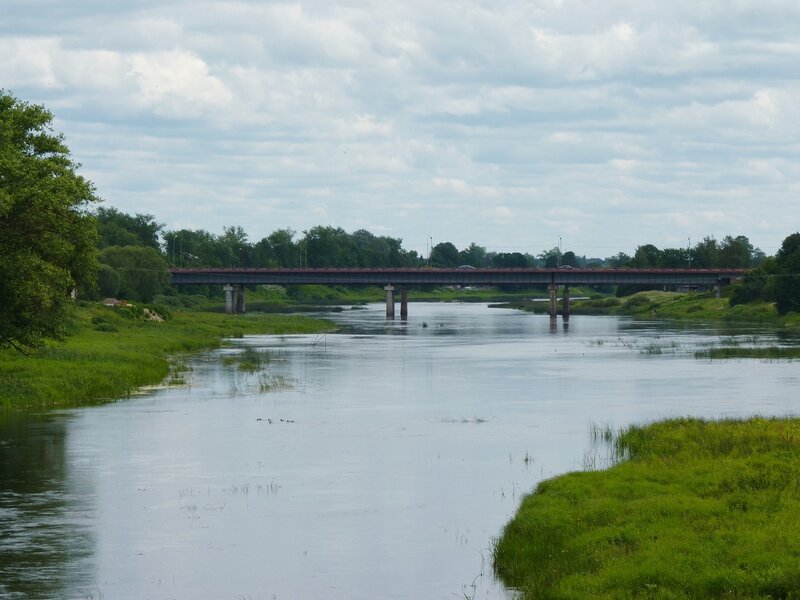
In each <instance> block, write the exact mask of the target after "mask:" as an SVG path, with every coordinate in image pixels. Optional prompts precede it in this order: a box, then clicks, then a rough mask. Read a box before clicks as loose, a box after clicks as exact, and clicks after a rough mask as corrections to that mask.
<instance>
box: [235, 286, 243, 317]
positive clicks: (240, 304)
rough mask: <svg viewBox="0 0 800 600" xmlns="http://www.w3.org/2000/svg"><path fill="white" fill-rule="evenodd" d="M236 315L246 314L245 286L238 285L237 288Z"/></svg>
mask: <svg viewBox="0 0 800 600" xmlns="http://www.w3.org/2000/svg"><path fill="white" fill-rule="evenodd" d="M235 312H236V314H237V315H243V314H244V286H243V285H238V286H236V311H235Z"/></svg>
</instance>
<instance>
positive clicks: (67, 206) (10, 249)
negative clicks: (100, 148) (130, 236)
mask: <svg viewBox="0 0 800 600" xmlns="http://www.w3.org/2000/svg"><path fill="white" fill-rule="evenodd" d="M52 120H53V115H52V114H51V113H50V112H49V111H47V110H46V109H45V108H44V107H43V106H38V105H31V104H28V103H25V102H22V101H20V100H17V99H16V98H15V97H14V96H12V95H11V94H10V93H8V92H5V91H2V90H0V347H3V348H7V347H13V348H16V349H17V350H20V351H25V350H26V349H30V348H34V347H36V346H38V345H40V344H41V343H42V342H43V341H44V339H46V338H58V337H61V336H63V335H64V333H65V328H64V322H65V317H66V314H67V310H68V306H69V303H70V292H71V291H72V290H73V289H75V288H77V287H78V286H79V285H82V284H87V283H88V282H91V281H92V280H93V278H94V274H95V271H96V269H97V250H96V242H97V232H96V227H95V221H94V218H93V217H92V215H91V214H90V213H89V207H90V206H91V205H92V203H94V202H96V201H97V200H98V198H97V197H96V196H95V193H94V186H93V185H92V184H91V182H89V181H87V180H86V179H84V178H83V177H81V176H80V175H78V174H77V173H76V171H77V169H78V167H79V165H78V164H77V163H75V162H73V161H72V159H71V158H70V153H69V149H68V148H67V146H66V144H65V143H64V138H63V136H62V135H60V134H55V133H53V131H52Z"/></svg>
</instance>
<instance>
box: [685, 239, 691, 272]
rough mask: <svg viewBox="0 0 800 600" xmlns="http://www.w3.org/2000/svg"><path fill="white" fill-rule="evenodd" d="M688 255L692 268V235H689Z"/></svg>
mask: <svg viewBox="0 0 800 600" xmlns="http://www.w3.org/2000/svg"><path fill="white" fill-rule="evenodd" d="M686 257H687V260H688V261H689V268H690V269H691V268H692V238H691V236H690V237H689V245H688V247H687V248H686Z"/></svg>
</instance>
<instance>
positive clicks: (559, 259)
mask: <svg viewBox="0 0 800 600" xmlns="http://www.w3.org/2000/svg"><path fill="white" fill-rule="evenodd" d="M558 268H559V269H560V268H561V236H558Z"/></svg>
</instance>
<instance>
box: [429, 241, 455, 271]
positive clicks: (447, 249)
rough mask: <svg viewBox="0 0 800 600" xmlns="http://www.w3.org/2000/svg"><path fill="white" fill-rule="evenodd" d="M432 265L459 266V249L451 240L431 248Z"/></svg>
mask: <svg viewBox="0 0 800 600" xmlns="http://www.w3.org/2000/svg"><path fill="white" fill-rule="evenodd" d="M431 265H432V266H434V267H457V266H458V249H457V248H456V247H455V246H454V245H453V244H451V243H450V242H441V243H440V244H436V245H435V246H434V247H433V249H432V250H431Z"/></svg>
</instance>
